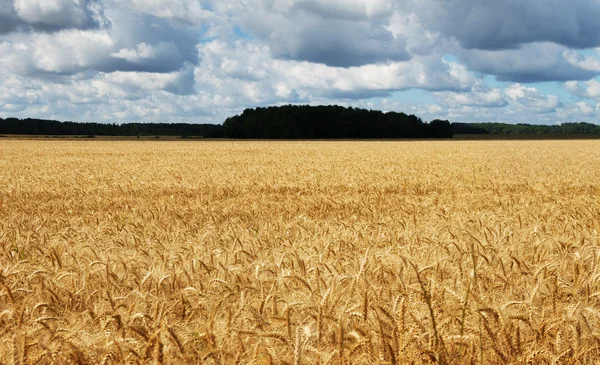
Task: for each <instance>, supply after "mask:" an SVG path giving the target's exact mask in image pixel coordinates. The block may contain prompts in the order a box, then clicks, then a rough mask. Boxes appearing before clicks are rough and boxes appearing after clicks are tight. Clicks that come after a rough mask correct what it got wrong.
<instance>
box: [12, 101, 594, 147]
mask: <svg viewBox="0 0 600 365" xmlns="http://www.w3.org/2000/svg"><path fill="white" fill-rule="evenodd" d="M0 134H24V135H67V136H180V137H183V138H185V137H204V138H223V137H225V138H240V139H250V138H252V139H362V138H451V137H452V136H453V135H454V134H496V135H561V134H562V135H569V134H581V135H583V134H600V126H598V125H595V124H591V123H563V124H561V125H532V124H522V123H521V124H507V123H452V124H451V123H450V122H448V121H447V120H439V119H436V120H433V121H431V122H425V121H423V120H422V119H421V118H419V117H417V116H415V115H407V114H404V113H398V112H388V113H384V112H381V111H375V110H367V109H360V108H352V107H342V106H337V105H332V106H307V105H284V106H277V107H267V108H260V107H259V108H255V109H246V110H244V112H243V113H241V114H240V115H235V116H232V117H230V118H227V119H226V120H225V122H224V123H223V124H222V125H220V124H189V123H125V124H105V123H93V122H88V123H76V122H59V121H55V120H45V119H32V118H27V119H17V118H7V119H2V118H0Z"/></svg>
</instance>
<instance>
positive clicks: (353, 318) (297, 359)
mask: <svg viewBox="0 0 600 365" xmlns="http://www.w3.org/2000/svg"><path fill="white" fill-rule="evenodd" d="M0 182H1V183H0V339H1V340H2V341H1V342H0V363H2V364H64V363H81V364H87V363H90V364H92V363H99V364H126V363H132V364H146V363H154V364H183V363H191V364H250V363H257V364H265V363H272V364H294V365H295V364H319V363H320V364H351V363H352V364H405V363H430V362H434V363H435V362H437V363H445V364H471V363H526V362H530V363H594V362H596V361H597V359H598V358H600V265H599V264H600V242H599V236H598V232H599V231H600V142H597V141H496V142H494V141H486V142H477V141H469V142H459V141H447V142H440V141H436V142H281V143H280V142H218V143H217V142H200V141H193V142H177V141H170V142H166V141H163V142H137V141H136V142H124V141H121V142H111V141H26V140H23V141H14V140H10V141H1V142H0Z"/></svg>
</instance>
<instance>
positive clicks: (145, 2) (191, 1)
mask: <svg viewBox="0 0 600 365" xmlns="http://www.w3.org/2000/svg"><path fill="white" fill-rule="evenodd" d="M131 4H132V6H133V7H134V8H135V9H136V10H139V11H141V12H143V13H146V14H151V15H154V16H156V17H159V18H165V19H172V20H176V21H181V22H184V23H188V24H191V25H201V24H202V23H203V22H204V21H206V20H208V19H211V18H213V17H214V13H213V12H212V11H210V10H208V9H207V8H206V7H205V6H204V5H203V4H202V2H201V1H198V0H131Z"/></svg>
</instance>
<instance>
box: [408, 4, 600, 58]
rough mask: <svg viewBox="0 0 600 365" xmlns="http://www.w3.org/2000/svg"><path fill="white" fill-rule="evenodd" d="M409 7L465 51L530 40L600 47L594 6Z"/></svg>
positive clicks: (599, 8) (599, 11) (506, 46)
mask: <svg viewBox="0 0 600 365" xmlns="http://www.w3.org/2000/svg"><path fill="white" fill-rule="evenodd" d="M409 3H410V6H409V9H410V10H411V11H413V12H415V13H416V14H417V15H418V16H419V17H420V18H421V19H423V20H424V21H425V23H426V24H429V25H430V26H431V27H432V28H434V29H436V30H438V31H439V32H441V33H443V34H445V35H446V36H448V37H453V38H455V39H456V40H458V41H459V42H460V44H461V45H462V46H463V47H464V48H467V49H482V50H500V49H511V48H512V49H516V48H518V47H519V46H521V45H524V44H528V43H536V42H553V43H556V44H561V45H564V46H567V47H572V48H589V47H596V46H599V45H600V23H599V22H598V21H597V20H598V17H600V2H598V1H595V0H594V1H590V0H571V1H564V0H546V1H537V0H505V1H480V0H454V1H447V0H412V1H410V2H409Z"/></svg>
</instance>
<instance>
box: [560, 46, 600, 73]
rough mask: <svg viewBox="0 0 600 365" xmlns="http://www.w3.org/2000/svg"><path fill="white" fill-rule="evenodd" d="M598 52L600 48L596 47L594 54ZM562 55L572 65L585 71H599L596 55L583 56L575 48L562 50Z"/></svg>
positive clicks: (599, 66)
mask: <svg viewBox="0 0 600 365" xmlns="http://www.w3.org/2000/svg"><path fill="white" fill-rule="evenodd" d="M599 54H600V48H599V49H596V55H599ZM563 56H564V57H565V59H566V60H567V61H568V62H569V63H570V64H571V65H573V66H574V67H577V68H580V69H583V70H587V71H593V72H600V59H598V57H592V56H583V55H582V54H581V53H579V52H577V51H575V50H566V51H564V52H563Z"/></svg>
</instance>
